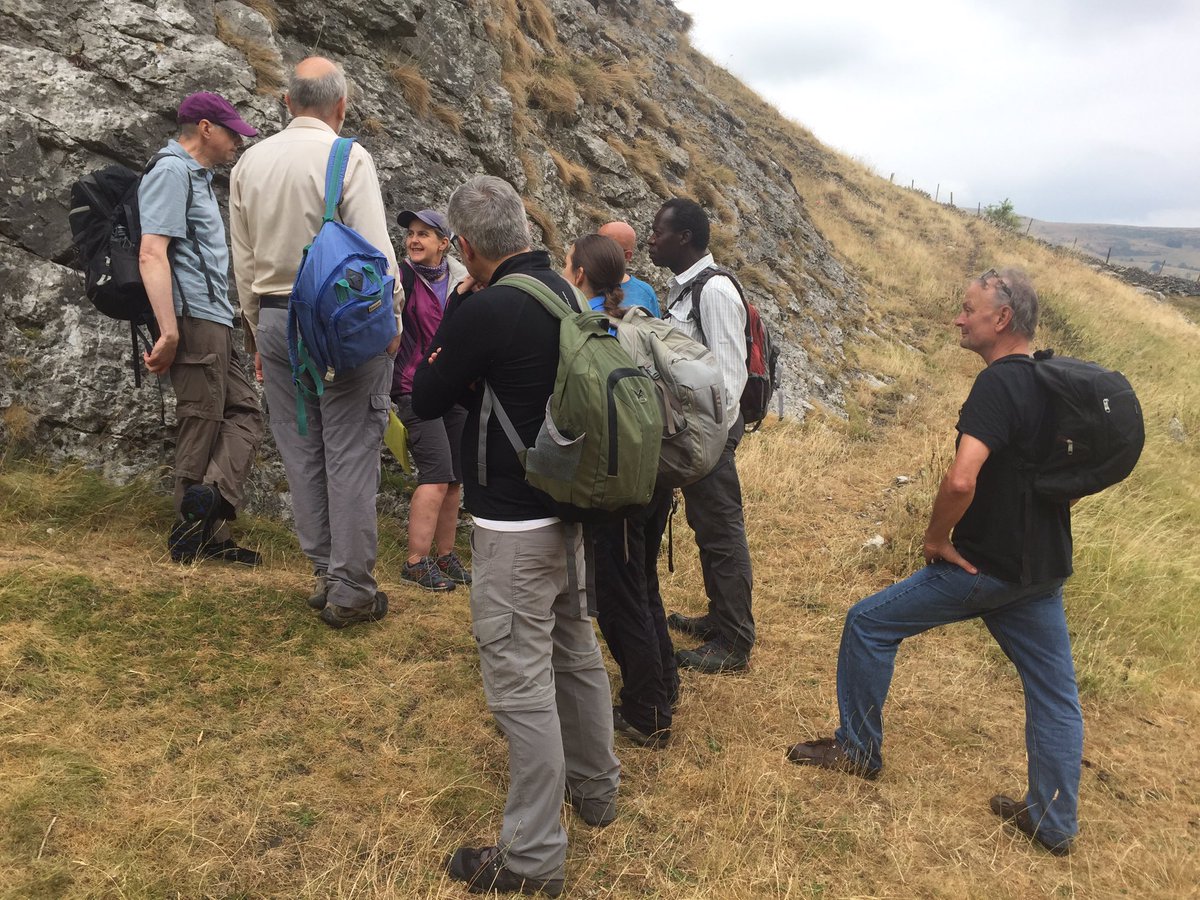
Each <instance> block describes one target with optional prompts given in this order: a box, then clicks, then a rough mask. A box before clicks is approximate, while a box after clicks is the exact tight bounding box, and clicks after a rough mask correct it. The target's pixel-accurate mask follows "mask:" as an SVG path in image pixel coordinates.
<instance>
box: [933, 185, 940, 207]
mask: <svg viewBox="0 0 1200 900" xmlns="http://www.w3.org/2000/svg"><path fill="white" fill-rule="evenodd" d="M941 195H942V183H941V182H940V181H939V182H938V186H937V190H935V191H934V192H933V202H934V203H937V202H938V197H940V196H941Z"/></svg>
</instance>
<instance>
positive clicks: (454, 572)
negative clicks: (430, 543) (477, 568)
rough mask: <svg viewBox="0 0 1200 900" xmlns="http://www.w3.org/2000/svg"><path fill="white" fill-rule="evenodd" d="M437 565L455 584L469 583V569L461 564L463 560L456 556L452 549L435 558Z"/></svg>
mask: <svg viewBox="0 0 1200 900" xmlns="http://www.w3.org/2000/svg"><path fill="white" fill-rule="evenodd" d="M437 567H438V568H439V569H441V570H442V574H443V575H445V576H446V577H447V578H449V579H450V580H451V581H453V582H454V583H455V584H470V583H471V570H470V569H468V568H467V567H466V566H464V565H463V561H462V560H461V559H459V558H458V554H457V553H455V552H454V551H453V550H452V551H450V552H449V553H447V554H446V555H445V556H439V557H438V558H437Z"/></svg>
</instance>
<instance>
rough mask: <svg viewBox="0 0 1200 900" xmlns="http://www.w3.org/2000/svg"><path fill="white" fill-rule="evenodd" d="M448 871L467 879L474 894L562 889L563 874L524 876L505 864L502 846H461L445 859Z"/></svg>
mask: <svg viewBox="0 0 1200 900" xmlns="http://www.w3.org/2000/svg"><path fill="white" fill-rule="evenodd" d="M446 871H447V872H449V873H450V877H451V878H453V879H454V880H455V881H463V882H466V885H467V890H468V891H470V892H471V893H472V894H487V893H489V892H491V891H495V892H496V893H499V894H517V893H520V894H545V895H546V896H547V897H557V896H558V895H559V894H561V893H562V889H563V880H562V879H561V878H546V879H542V878H525V877H524V876H523V875H518V874H517V873H516V872H513V871H510V870H509V869H506V868H505V867H504V863H503V862H501V860H500V848H499V847H459V848H458V849H457V850H455V851H454V855H453V856H451V857H450V859H449V861H448V862H447V863H446Z"/></svg>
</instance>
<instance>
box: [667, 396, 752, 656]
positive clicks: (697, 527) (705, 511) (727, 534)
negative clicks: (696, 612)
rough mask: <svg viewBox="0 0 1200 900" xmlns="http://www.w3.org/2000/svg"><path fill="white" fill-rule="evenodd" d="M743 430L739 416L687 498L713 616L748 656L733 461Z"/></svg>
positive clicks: (746, 586) (741, 523)
mask: <svg viewBox="0 0 1200 900" xmlns="http://www.w3.org/2000/svg"><path fill="white" fill-rule="evenodd" d="M745 433H746V425H745V423H744V422H743V421H742V417H741V416H738V418H737V421H736V422H734V423H733V427H732V428H730V429H729V438H728V439H727V440H726V442H725V450H724V452H722V453H721V457H720V459H719V460H718V461H717V465H716V467H715V468H714V469H713V470H712V471H711V472H709V473H708V474H707V475H705V476H704V477H703V478H701V479H700V480H699V481H697V482H696V483H695V484H689V485H688V486H687V487H685V488H683V501H684V510H685V512H686V513H687V521H688V525H690V526H691V527H692V531H694V532H695V533H696V546H697V547H698V548H699V549H700V568H701V571H702V572H703V573H704V593H706V594H707V595H708V616H709V619H710V620H711V621H712V624H713V626H714V627H715V628H716V629H717V631H718V633H719V634H720V636H721V638H722V639H723V640H724V641H725V642H726V644H728V645H729V646H730V647H732V648H733V649H735V650H741V651H742V652H744V653H747V654H748V653H749V652H750V648H751V647H753V646H754V616H753V615H752V614H751V611H750V591H751V587H752V577H751V572H750V547H749V545H748V544H747V543H746V520H745V517H744V515H743V513H742V485H741V482H739V481H738V473H737V464H736V462H735V460H734V452H735V451H736V450H737V446H738V444H739V443H740V442H741V440H742V435H744V434H745Z"/></svg>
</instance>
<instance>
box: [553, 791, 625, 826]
mask: <svg viewBox="0 0 1200 900" xmlns="http://www.w3.org/2000/svg"><path fill="white" fill-rule="evenodd" d="M566 794H567V802H568V803H570V804H571V808H572V809H573V810H575V815H577V816H579V818H580V819H582V820H583V823H584V824H585V825H590V826H591V827H592V828H603V827H604V826H605V825H611V824H612V823H613V821H614V820H615V819H616V818H617V797H616V795H615V794H614V795H613V796H611V797H609V798H607V799H604V798H600V797H584V796H582V795H580V794H576V793H575V792H574V791H572V790H571V786H570V785H567V791H566Z"/></svg>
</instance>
